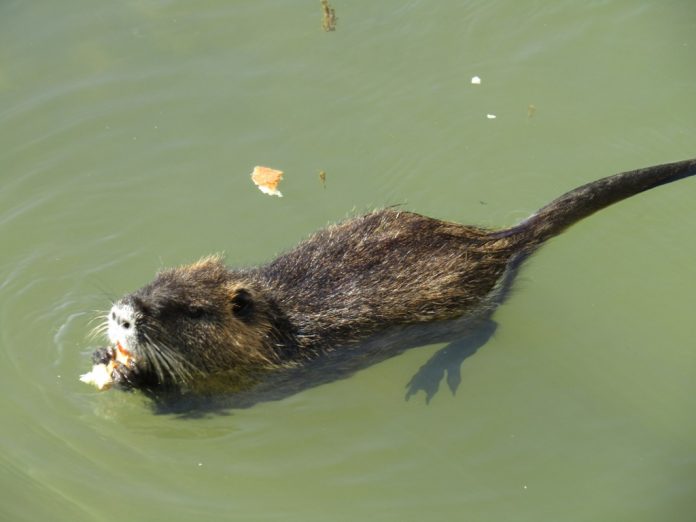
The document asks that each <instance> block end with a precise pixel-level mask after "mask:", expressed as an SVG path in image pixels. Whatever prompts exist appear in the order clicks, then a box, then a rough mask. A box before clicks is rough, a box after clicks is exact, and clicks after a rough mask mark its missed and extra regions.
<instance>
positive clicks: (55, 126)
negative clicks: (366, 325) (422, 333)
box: [0, 0, 696, 522]
mask: <svg viewBox="0 0 696 522" xmlns="http://www.w3.org/2000/svg"><path fill="white" fill-rule="evenodd" d="M332 3H333V6H334V7H335V9H336V12H337V15H338V26H337V30H336V31H335V32H333V33H324V32H323V31H322V29H321V9H320V5H319V1H318V0H311V1H310V0H307V1H300V0H296V1H292V2H290V1H286V2H281V1H268V0H256V1H254V2H242V1H238V2H221V1H216V0H207V1H201V2H184V1H181V0H173V1H144V2H135V1H130V2H95V1H85V0H82V1H81V0H64V1H61V2H56V1H53V2H51V1H44V2H41V1H35V2H21V1H11V0H9V1H8V0H6V1H4V2H2V3H0V252H1V254H0V404H1V405H2V414H3V421H2V429H1V431H0V442H1V444H2V445H1V450H2V451H1V453H0V480H2V483H1V484H2V489H1V492H0V519H1V520H3V521H4V520H7V521H19V520H28V521H36V520H50V521H63V520H65V521H80V520H85V521H94V520H98V521H111V520H114V521H116V520H148V521H149V520H168V521H176V520H292V521H302V522H308V521H335V520H336V521H344V520H345V521H355V520H379V521H387V520H393V521H424V520H438V521H440V520H442V521H449V520H467V521H498V520H500V521H508V520H514V521H534V522H539V521H559V520H562V521H597V520H612V521H632V522H636V521H654V520H669V521H693V520H696V415H695V414H694V412H695V411H696V393H695V392H696V385H695V384H694V376H695V375H696V349H695V348H696V346H694V338H695V337H696V322H695V321H694V317H693V312H694V306H693V303H694V301H693V300H694V295H696V264H695V263H694V260H695V259H696V239H694V233H693V230H694V224H695V223H696V204H695V202H696V180H686V181H682V182H680V183H679V184H676V185H671V186H668V187H663V188H660V189H657V190H655V191H653V192H650V193H648V194H645V195H642V196H639V197H636V198H634V199H632V200H630V201H627V202H624V203H622V204H620V205H617V206H615V207H613V208H611V209H608V210H606V211H604V212H602V213H600V214H598V215H596V216H594V217H592V218H591V219H588V220H587V221H585V222H583V223H582V224H579V225H578V226H576V227H574V228H572V229H571V230H569V231H568V232H567V233H566V234H564V235H563V236H562V237H560V238H558V239H556V240H554V241H553V242H551V244H549V245H547V247H546V248H544V249H543V250H542V251H540V252H539V254H538V255H536V256H535V257H534V258H533V259H532V260H531V261H530V262H529V263H528V265H527V266H526V267H525V269H524V270H523V271H522V274H521V276H520V278H519V280H518V284H517V286H516V291H515V293H514V295H513V296H512V298H511V299H510V301H509V302H508V303H506V304H505V305H504V306H503V307H502V308H501V309H500V310H499V311H498V313H497V314H496V316H495V318H496V320H497V321H498V322H499V323H500V327H499V328H498V331H497V333H496V335H495V337H494V338H493V339H492V340H491V341H490V342H489V343H488V344H487V345H486V347H485V348H483V349H481V350H480V351H479V352H478V353H476V355H475V356H473V357H471V358H469V359H467V361H466V362H465V364H464V365H463V367H462V382H461V385H460V387H459V389H458V391H457V394H456V395H455V396H452V394H450V393H449V391H448V389H447V387H446V386H445V385H444V383H443V385H442V386H441V389H440V390H439V392H438V393H437V394H436V396H435V397H434V399H433V400H432V401H431V402H430V404H428V405H426V404H425V400H424V397H423V396H422V395H418V396H416V397H412V398H411V399H410V400H409V401H408V402H407V401H405V400H404V392H405V385H406V383H408V381H409V380H410V378H411V377H412V376H413V375H414V373H415V372H416V371H417V370H418V368H419V367H420V366H421V365H422V364H423V363H424V362H425V361H426V360H427V359H428V358H429V357H430V356H431V355H432V354H433V353H434V352H435V351H436V350H437V348H438V347H437V346H431V347H426V348H422V349H417V350H411V351H409V352H407V353H405V354H403V355H402V356H399V357H396V358H393V359H390V360H388V361H386V362H384V363H382V364H379V365H376V366H373V367H371V368H369V369H367V370H365V371H362V372H360V373H358V374H356V375H355V376H353V377H351V378H350V379H347V380H343V381H339V382H334V383H331V384H328V385H324V386H320V387H318V388H314V389H311V390H307V391H305V392H302V393H299V394H297V395H294V396H292V397H290V398H287V399H285V400H283V401H279V402H271V403H264V404H260V405H257V406H255V407H253V408H251V409H247V410H239V411H232V412H230V414H229V415H225V416H213V417H210V418H204V419H187V420H182V419H179V418H174V417H171V416H166V415H154V414H153V413H152V411H151V410H150V409H149V407H148V405H147V403H146V402H145V401H144V400H143V399H142V397H140V396H138V395H132V394H123V393H119V392H113V391H112V392H106V393H98V392H96V391H94V390H93V389H91V388H90V387H88V386H86V385H84V384H83V383H80V382H79V381H78V375H79V374H80V373H83V372H84V371H86V369H87V368H88V367H89V365H90V362H89V353H90V351H91V350H93V349H94V348H95V347H97V346H99V345H100V344H101V343H102V341H101V340H99V339H97V340H91V339H89V338H88V337H87V333H88V331H89V330H90V328H91V326H92V324H90V320H91V319H92V318H94V317H95V315H96V311H97V310H104V309H106V308H108V307H109V306H110V303H111V300H112V299H115V298H117V297H118V296H119V295H120V294H122V293H124V292H127V291H130V290H133V289H135V288H136V287H138V286H140V285H141V284H143V283H145V282H147V281H148V280H149V279H150V278H151V277H152V275H153V274H154V272H155V271H156V270H157V269H159V268H161V267H164V266H171V265H176V264H180V263H185V262H190V261H193V260H195V259H197V258H198V257H200V256H202V255H204V254H208V253H212V252H224V253H225V254H226V257H227V261H228V262H229V263H230V264H235V265H248V264H252V263H259V262H262V261H265V260H268V259H269V258H271V257H272V256H274V255H275V254H277V253H278V252H280V251H282V250H284V249H286V248H289V247H290V246H292V245H293V244H294V243H296V242H297V241H298V240H300V239H301V238H303V237H305V236H306V235H307V234H308V233H309V232H311V231H312V230H314V229H316V228H319V227H321V226H323V225H325V224H326V223H328V222H331V221H335V220H339V219H342V218H343V217H345V216H348V215H353V214H355V213H357V212H360V211H363V210H368V209H372V208H375V207H380V206H384V205H391V204H402V205H403V207H404V208H407V209H410V210H415V211H418V212H422V213H425V214H429V215H432V216H436V217H440V218H444V219H451V220H457V221H462V222H469V223H479V224H484V225H490V226H503V225H509V224H512V223H515V222H516V221H518V220H519V219H521V218H523V217H525V216H526V215H528V214H529V213H531V212H532V211H534V210H536V208H537V207H539V206H540V205H542V204H544V203H546V202H547V201H549V200H550V199H552V198H553V197H555V196H557V195H559V194H560V193H562V192H564V191H565V190H568V189H570V188H573V187H574V186H576V185H579V184H581V183H585V182H587V181H589V180H592V179H594V178H597V177H600V176H604V175H608V174H611V173H613V172H616V171H620V170H627V169H630V168H636V167H641V166H647V165H651V164H656V163H661V162H665V161H671V160H678V159H685V158H688V157H693V156H696V67H695V66H694V64H695V62H694V53H695V52H696V7H695V6H694V4H693V2H691V1H683V2H654V3H648V2H631V1H604V2H582V3H581V2H570V1H565V2H541V1H539V2H531V1H530V2H515V1H511V0H509V1H486V2H483V1H481V2H457V1H438V2H434V1H431V2H426V1H424V0H421V1H418V0H413V1H395V0H384V1H381V2H368V1H359V0H351V1H350V2H349V1H341V0H334V1H333V2H332ZM475 75H478V76H480V77H481V79H482V83H481V85H472V84H471V82H470V80H471V77H472V76H475ZM529 105H534V106H535V107H536V111H535V112H534V113H533V115H532V116H531V117H530V116H529V114H528V113H529V109H528V107H529ZM487 114H494V115H496V116H497V117H496V119H488V118H487V117H486V115H487ZM257 164H261V165H269V166H272V167H276V168H280V169H283V170H284V171H285V172H286V179H285V181H284V182H283V185H282V187H281V188H282V190H283V192H284V194H285V197H284V198H282V199H279V198H271V197H268V196H264V195H263V194H261V193H260V192H259V191H258V190H257V189H256V188H254V187H253V185H252V184H251V182H250V180H249V173H250V171H251V169H252V168H253V166H254V165H257ZM320 170H324V171H326V173H327V178H326V188H324V187H323V186H322V183H321V182H320V180H319V178H318V172H319V171H320Z"/></svg>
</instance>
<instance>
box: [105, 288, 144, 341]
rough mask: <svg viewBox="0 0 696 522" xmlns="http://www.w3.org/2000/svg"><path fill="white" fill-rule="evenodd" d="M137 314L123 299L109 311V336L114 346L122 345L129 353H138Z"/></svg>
mask: <svg viewBox="0 0 696 522" xmlns="http://www.w3.org/2000/svg"><path fill="white" fill-rule="evenodd" d="M136 320H137V314H136V311H135V309H134V307H133V306H132V305H131V304H130V303H128V301H126V300H124V299H121V300H120V301H118V302H117V303H115V304H114V305H113V306H112V307H111V310H110V311H109V317H108V325H109V327H108V330H107V335H108V336H109V341H110V342H111V344H112V345H114V346H115V345H116V344H120V345H121V346H122V347H123V348H124V349H126V350H128V351H129V352H135V351H137V336H138V330H137V323H136Z"/></svg>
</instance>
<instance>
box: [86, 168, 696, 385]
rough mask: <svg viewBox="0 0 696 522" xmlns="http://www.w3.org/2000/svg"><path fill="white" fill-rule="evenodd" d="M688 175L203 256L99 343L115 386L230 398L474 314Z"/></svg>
mask: <svg viewBox="0 0 696 522" xmlns="http://www.w3.org/2000/svg"><path fill="white" fill-rule="evenodd" d="M694 174H696V160H690V161H684V162H679V163H673V164H668V165H661V166H657V167H651V168H647V169H641V170H638V171H632V172H627V173H623V174H617V175H615V176H610V177H608V178H604V179H601V180H599V181H596V182H593V183H590V184H588V185H585V186H583V187H580V188H578V189H575V190H573V191H571V192H569V193H567V194H565V195H564V196H561V197H560V198H558V199H557V200H555V201H553V202H552V203H550V204H549V205H547V206H546V207H543V208H542V209H541V210H540V211H539V212H537V213H536V214H534V215H533V216H531V217H530V218H529V219H527V220H525V221H524V222H523V223H521V224H520V225H517V226H515V227H512V228H509V229H505V230H500V231H490V230H486V229H482V228H477V227H470V226H463V225H459V224H456V223H448V222H443V221H439V220H436V219H432V218H428V217H425V216H421V215H418V214H414V213H411V212H403V211H399V210H393V209H391V210H380V211H376V212H373V213H370V214H367V215H364V216H361V217H357V218H354V219H351V220H348V221H346V222H344V223H341V224H337V225H333V226H330V227H328V228H326V229H324V230H321V231H319V232H317V233H316V234H314V235H313V236H311V237H310V238H309V239H307V240H306V241H304V242H302V243H300V244H299V245H298V246H297V247H296V248H294V249H293V250H291V251H289V252H287V253H286V254H283V255H281V256H280V257H278V258H277V259H275V260H274V261H272V262H270V263H268V264H266V265H263V266H261V267H258V268H249V269H244V270H232V269H229V268H227V267H225V266H224V265H223V264H222V262H221V260H220V259H219V258H217V257H210V258H206V259H203V260H201V261H199V262H198V263H195V264H193V265H189V266H184V267H181V268H175V269H171V270H167V271H164V272H162V273H160V274H158V275H157V277H156V278H155V280H154V281H153V282H152V283H150V284H149V285H147V286H145V287H143V288H141V289H140V290H138V291H136V292H134V293H133V294H130V295H127V296H126V297H124V298H123V299H121V300H120V301H119V302H118V303H116V304H115V305H114V307H113V308H112V310H111V312H110V314H109V337H110V339H111V341H112V343H114V344H115V343H116V342H119V343H120V344H121V345H122V346H123V347H125V348H126V349H127V350H129V351H131V352H133V354H134V356H135V357H136V360H137V361H138V363H137V364H136V366H135V367H133V368H130V369H126V368H123V367H122V368H121V369H120V371H119V372H118V374H117V375H116V378H117V381H118V382H120V383H121V384H124V385H130V386H133V387H138V388H143V389H148V390H156V389H178V390H190V391H202V392H208V391H215V390H220V389H224V390H233V391H234V390H241V389H245V388H249V387H250V386H252V385H253V384H255V383H257V382H258V381H260V380H262V379H263V377H264V375H268V374H269V373H271V374H272V373H276V371H277V370H280V369H288V368H302V367H303V366H304V365H307V364H309V361H314V360H317V359H320V358H322V357H326V356H328V355H330V354H331V353H334V352H336V351H340V350H348V351H350V347H351V346H352V345H355V344H356V343H363V342H366V341H369V340H370V339H372V338H374V337H375V336H376V335H377V334H380V333H382V332H393V331H398V330H400V329H402V330H403V329H407V328H412V327H413V326H414V325H418V324H423V323H438V324H439V323H443V324H444V323H445V322H447V321H450V320H457V319H458V318H462V317H487V316H488V315H489V314H490V312H491V311H492V310H493V309H494V308H495V306H496V305H497V304H498V303H499V302H500V299H501V295H502V294H503V293H504V291H505V289H506V288H507V286H508V283H509V281H510V280H511V279H512V276H513V275H514V272H515V268H516V267H517V265H518V264H519V263H520V262H521V261H522V260H523V259H524V258H525V257H527V256H528V255H529V254H531V253H532V252H533V251H534V250H535V249H536V248H537V247H538V246H540V245H541V244H542V243H543V242H544V241H546V240H547V239H549V238H551V237H552V236H554V235H556V234H558V233H560V232H561V231H563V230H564V229H565V228H567V227H568V226H570V225H572V224H573V223H575V222H576V221H578V220H580V219H582V218H584V217H586V216H588V215H590V214H592V213H594V212H595V211H597V210H600V209H601V208H604V207H606V206H608V205H610V204H612V203H614V202H616V201H619V200H621V199H624V198H626V197H629V196H632V195H634V194H637V193H639V192H642V191H645V190H648V189H651V188H653V187H656V186H658V185H662V184H665V183H669V182H672V181H675V180H677V179H681V178H684V177H687V176H691V175H694ZM506 276H507V277H506ZM105 357H106V354H105V352H104V351H101V352H98V353H96V354H95V359H97V360H99V359H103V358H105Z"/></svg>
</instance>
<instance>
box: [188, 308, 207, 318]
mask: <svg viewBox="0 0 696 522" xmlns="http://www.w3.org/2000/svg"><path fill="white" fill-rule="evenodd" d="M204 315H205V310H203V308H199V307H194V308H189V310H188V316H189V317H190V318H191V319H200V318H201V317H203V316H204Z"/></svg>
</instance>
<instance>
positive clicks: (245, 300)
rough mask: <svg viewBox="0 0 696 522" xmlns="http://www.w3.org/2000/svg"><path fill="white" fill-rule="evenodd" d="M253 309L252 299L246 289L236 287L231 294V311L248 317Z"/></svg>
mask: <svg viewBox="0 0 696 522" xmlns="http://www.w3.org/2000/svg"><path fill="white" fill-rule="evenodd" d="M253 310H254V299H253V298H252V297H251V294H250V293H249V291H248V290H245V289H244V288H238V289H236V290H235V291H234V293H233V295H232V311H233V312H234V315H236V316H237V317H248V316H249V315H250V314H251V312H252V311H253Z"/></svg>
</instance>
